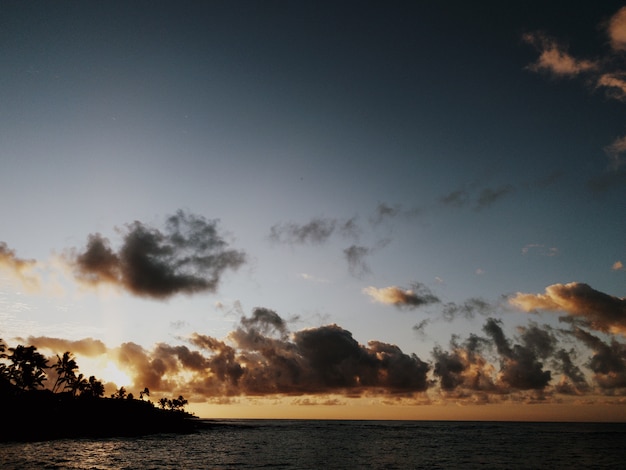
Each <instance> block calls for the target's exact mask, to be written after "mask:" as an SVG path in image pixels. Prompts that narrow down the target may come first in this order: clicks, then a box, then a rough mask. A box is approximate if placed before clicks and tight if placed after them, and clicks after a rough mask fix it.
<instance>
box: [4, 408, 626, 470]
mask: <svg viewBox="0 0 626 470" xmlns="http://www.w3.org/2000/svg"><path fill="white" fill-rule="evenodd" d="M215 423H216V425H215V426H214V427H212V428H209V429H206V430H203V431H201V432H198V433H196V434H190V435H163V434H162V435H155V436H147V437H143V438H123V439H97V440H94V439H63V440H58V441H48V442H35V443H2V444H0V468H2V469H12V468H24V469H40V468H50V469H61V468H63V469H78V468H79V469H86V468H89V469H101V470H105V469H171V468H234V467H237V468H258V467H267V468H277V467H279V468H294V469H295V468H298V469H306V468H316V469H317V468H388V469H394V468H397V469H405V468H416V467H423V468H481V469H487V468H494V469H495V468H546V469H547V468H550V469H552V468H570V469H575V468H620V467H621V465H622V463H623V443H624V442H625V439H624V438H625V437H626V424H581V423H569V424H555V423H553V424H550V423H542V424H536V423H535V424H533V423H453V422H367V421H254V420H252V421H241V420H233V421H220V422H215Z"/></svg>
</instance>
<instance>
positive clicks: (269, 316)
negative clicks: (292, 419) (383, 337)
mask: <svg viewBox="0 0 626 470" xmlns="http://www.w3.org/2000/svg"><path fill="white" fill-rule="evenodd" d="M269 326H271V328H270V327H269ZM284 327H285V323H284V321H283V320H282V319H280V317H279V316H278V315H277V314H276V313H275V312H273V311H271V310H267V309H255V311H254V312H253V315H252V317H250V318H245V317H244V318H242V319H241V322H240V325H239V327H238V328H237V329H236V330H235V331H233V332H232V333H231V334H230V335H229V337H228V341H229V343H230V345H229V344H227V343H226V342H223V341H220V340H217V339H214V338H211V337H208V336H203V335H199V334H195V335H193V337H192V338H191V342H192V344H194V345H196V346H199V347H201V348H202V349H203V350H204V351H205V352H208V353H210V356H209V357H208V358H207V359H206V362H205V363H204V367H205V371H204V374H203V375H204V378H203V379H200V380H199V381H197V382H195V383H194V387H195V389H196V390H202V392H203V393H206V394H214V393H218V394H223V395H227V396H234V395H248V396H262V395H273V394H287V395H294V396H298V395H303V394H307V395H316V394H329V393H340V394H344V395H347V396H359V395H361V394H362V393H364V392H365V391H367V390H372V391H376V392H377V393H382V394H388V393H415V392H422V391H424V390H426V389H427V388H428V381H427V379H426V375H427V372H428V364H426V363H425V362H422V361H421V360H419V358H417V356H415V355H407V354H404V353H403V352H402V351H401V350H400V349H399V348H398V347H397V346H395V345H391V344H387V343H383V342H379V341H370V342H369V343H368V344H367V346H364V345H361V344H359V343H358V342H357V341H356V340H355V339H354V338H353V337H352V334H351V333H350V332H349V331H347V330H344V329H343V328H341V327H340V326H338V325H326V326H322V327H319V328H309V329H304V330H300V331H297V332H295V333H293V334H291V335H287V331H286V330H285V329H284Z"/></svg>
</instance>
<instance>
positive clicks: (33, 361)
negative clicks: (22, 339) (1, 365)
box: [6, 345, 49, 390]
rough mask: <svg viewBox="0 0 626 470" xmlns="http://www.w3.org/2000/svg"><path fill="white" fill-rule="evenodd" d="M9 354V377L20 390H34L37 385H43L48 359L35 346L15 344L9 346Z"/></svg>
mask: <svg viewBox="0 0 626 470" xmlns="http://www.w3.org/2000/svg"><path fill="white" fill-rule="evenodd" d="M9 351H10V352H11V354H9V355H8V356H6V357H7V359H8V360H9V361H10V364H9V366H8V371H9V379H10V380H11V381H12V382H13V383H14V384H15V385H16V386H17V387H18V388H19V389H20V390H35V389H36V388H37V387H43V382H44V380H46V378H47V377H46V372H45V369H47V368H48V367H49V366H48V361H47V359H46V358H45V357H44V356H43V355H41V354H40V353H38V352H37V348H35V346H22V345H19V346H16V347H15V348H9Z"/></svg>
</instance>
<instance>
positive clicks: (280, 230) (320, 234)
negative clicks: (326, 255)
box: [270, 218, 351, 245]
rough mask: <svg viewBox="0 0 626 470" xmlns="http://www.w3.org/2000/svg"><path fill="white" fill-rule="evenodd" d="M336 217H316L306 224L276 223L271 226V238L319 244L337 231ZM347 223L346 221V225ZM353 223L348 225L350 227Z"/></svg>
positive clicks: (276, 240) (280, 241) (293, 242)
mask: <svg viewBox="0 0 626 470" xmlns="http://www.w3.org/2000/svg"><path fill="white" fill-rule="evenodd" d="M337 225H338V222H337V220H335V219H322V218H314V219H312V220H311V221H310V222H308V223H306V224H302V225H300V224H295V223H287V224H276V225H273V226H272V227H271V228H270V240H272V241H274V242H279V243H290V244H306V243H311V244H314V245H319V244H322V243H325V242H326V241H327V240H328V239H329V238H330V236H331V235H332V234H333V233H334V232H335V230H336V228H337ZM345 226H346V224H345V223H344V227H345ZM350 226H351V224H349V225H348V228H349V227H350Z"/></svg>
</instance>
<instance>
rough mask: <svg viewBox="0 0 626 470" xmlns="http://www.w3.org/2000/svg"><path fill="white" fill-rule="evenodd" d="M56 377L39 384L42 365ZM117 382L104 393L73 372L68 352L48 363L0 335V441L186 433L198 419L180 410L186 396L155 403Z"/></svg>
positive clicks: (96, 383) (146, 394) (32, 349)
mask: <svg viewBox="0 0 626 470" xmlns="http://www.w3.org/2000/svg"><path fill="white" fill-rule="evenodd" d="M49 369H54V370H55V371H56V374H57V377H56V379H55V381H54V383H53V384H52V388H45V387H44V382H46V381H47V379H48V374H47V373H46V371H47V370H49ZM149 396H150V391H149V390H148V388H144V389H143V390H142V391H140V392H139V399H135V398H134V395H133V394H132V393H128V392H127V391H126V389H125V388H124V387H120V388H119V389H118V390H117V391H116V392H115V393H113V394H112V395H111V396H110V397H108V398H106V397H104V385H103V384H102V382H100V381H99V380H98V379H96V378H95V377H94V376H90V377H89V378H86V377H84V376H83V374H81V373H79V372H78V365H77V363H76V360H75V358H74V356H73V355H72V353H70V352H69V351H68V352H65V353H64V354H63V355H62V356H58V355H57V363H56V364H55V365H53V366H50V365H49V364H48V360H47V359H46V358H45V357H44V356H43V355H42V354H41V353H39V352H38V351H37V349H36V348H35V347H34V346H23V345H18V346H16V347H14V348H7V347H6V345H5V344H4V342H3V341H2V340H1V339H0V400H1V401H2V403H3V405H4V410H5V412H4V413H3V414H4V416H3V426H2V427H1V428H0V441H37V440H48V439H60V438H76V437H117V436H119V437H127V436H138V435H144V434H156V433H189V432H193V431H195V430H196V429H197V428H198V427H199V426H200V422H199V420H197V419H196V417H195V416H193V415H192V414H190V413H188V412H186V411H185V410H184V407H185V405H187V400H186V399H185V398H184V397H183V396H182V395H180V396H178V398H173V399H170V398H166V397H163V398H161V399H160V400H159V401H158V404H159V407H157V406H156V405H155V404H154V403H153V402H152V401H150V400H145V399H144V397H149Z"/></svg>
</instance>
